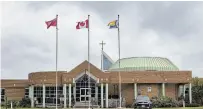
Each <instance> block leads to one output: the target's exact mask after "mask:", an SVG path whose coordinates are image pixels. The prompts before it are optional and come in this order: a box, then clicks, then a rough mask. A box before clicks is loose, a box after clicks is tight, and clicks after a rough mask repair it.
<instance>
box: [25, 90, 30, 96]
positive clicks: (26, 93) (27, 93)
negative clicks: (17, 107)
mask: <svg viewBox="0 0 203 109" xmlns="http://www.w3.org/2000/svg"><path fill="white" fill-rule="evenodd" d="M25 98H29V88H25Z"/></svg>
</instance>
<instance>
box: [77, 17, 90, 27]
mask: <svg viewBox="0 0 203 109" xmlns="http://www.w3.org/2000/svg"><path fill="white" fill-rule="evenodd" d="M82 28H89V25H88V19H87V20H85V21H80V22H77V25H76V29H82Z"/></svg>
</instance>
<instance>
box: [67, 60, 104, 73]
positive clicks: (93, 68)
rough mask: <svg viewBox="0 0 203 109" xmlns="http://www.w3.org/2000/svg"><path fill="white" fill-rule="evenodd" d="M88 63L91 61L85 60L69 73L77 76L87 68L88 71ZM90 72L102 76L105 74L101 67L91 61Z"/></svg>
mask: <svg viewBox="0 0 203 109" xmlns="http://www.w3.org/2000/svg"><path fill="white" fill-rule="evenodd" d="M88 64H89V62H88V61H87V60H85V61H83V62H82V63H81V64H79V65H78V66H76V67H75V68H73V69H72V70H71V71H69V72H68V75H70V76H71V77H76V76H77V75H79V74H80V73H83V72H84V71H85V70H86V71H88ZM90 73H91V74H93V75H94V76H96V77H101V76H103V73H104V72H102V71H101V70H100V69H98V68H97V67H96V66H94V65H93V64H91V63H90Z"/></svg>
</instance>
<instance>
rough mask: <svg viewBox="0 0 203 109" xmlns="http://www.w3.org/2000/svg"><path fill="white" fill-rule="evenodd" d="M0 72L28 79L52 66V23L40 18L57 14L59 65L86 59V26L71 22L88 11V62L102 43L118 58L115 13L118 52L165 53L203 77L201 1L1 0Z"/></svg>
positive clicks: (60, 67) (73, 64) (71, 65)
mask: <svg viewBox="0 0 203 109" xmlns="http://www.w3.org/2000/svg"><path fill="white" fill-rule="evenodd" d="M0 14H1V17H0V21H1V22H0V27H1V32H0V34H1V78H2V79H27V78H28V74H29V73H31V72H37V71H52V70H55V54H56V52H55V45H56V40H55V38H56V29H55V28H54V27H51V28H50V29H47V28H46V24H45V21H48V20H52V19H54V18H55V17H56V14H58V28H59V31H58V37H59V40H58V70H62V71H70V70H71V69H73V68H74V67H76V66H77V65H79V64H80V63H82V62H83V61H85V60H87V50H88V49H87V48H88V47H87V45H88V38H87V37H88V34H87V33H88V31H87V29H81V30H76V24H77V23H76V22H78V21H84V20H86V19H87V16H88V14H89V15H90V62H91V63H92V64H94V65H96V66H97V67H98V68H100V60H101V46H100V45H99V43H100V42H101V41H102V40H103V41H104V42H105V43H106V45H105V46H104V51H105V52H106V53H107V54H108V55H109V56H110V57H111V58H112V59H113V60H114V61H116V60H117V59H118V37H117V30H116V29H109V28H108V26H107V24H108V23H109V22H110V21H112V20H116V19H117V16H118V14H119V15H120V38H121V40H120V41H121V58H126V57H145V56H146V57H164V58H168V59H169V60H171V61H172V62H173V63H174V64H175V65H176V66H177V67H178V68H179V69H180V70H191V71H192V74H193V77H196V76H198V77H203V43H202V42H203V31H202V28H203V2H173V1H171V2H161V1H159V2H152V1H151V2H146V1H145V2H140V1H134V2H133V1H131V2H122V1H119V2H116V1H114V2H110V1H103V2H93V1H91V2H87V1H86V2H70V1H69V2H68V1H67V2H65V1H63V2H53V1H52V2H48V1H47V2H34V1H32V2H5V1H4V2H1V11H0Z"/></svg>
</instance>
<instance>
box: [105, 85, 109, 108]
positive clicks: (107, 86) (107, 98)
mask: <svg viewBox="0 0 203 109" xmlns="http://www.w3.org/2000/svg"><path fill="white" fill-rule="evenodd" d="M108 103H109V85H108V83H106V108H108V107H109V104H108Z"/></svg>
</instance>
